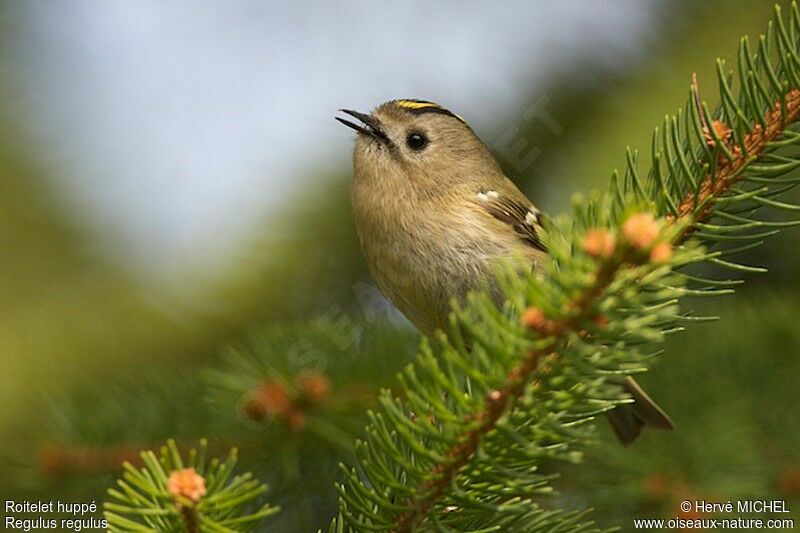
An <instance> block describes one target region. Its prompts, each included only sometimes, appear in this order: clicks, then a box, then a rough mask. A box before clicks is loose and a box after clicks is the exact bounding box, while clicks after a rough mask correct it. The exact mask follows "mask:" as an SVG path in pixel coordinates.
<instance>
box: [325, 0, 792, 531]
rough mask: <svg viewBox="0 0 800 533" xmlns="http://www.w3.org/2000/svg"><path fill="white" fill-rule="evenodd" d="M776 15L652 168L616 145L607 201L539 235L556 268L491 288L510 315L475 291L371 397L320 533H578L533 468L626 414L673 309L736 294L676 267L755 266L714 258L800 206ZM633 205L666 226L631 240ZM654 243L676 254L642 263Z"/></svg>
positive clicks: (781, 30) (674, 122) (580, 205)
mask: <svg viewBox="0 0 800 533" xmlns="http://www.w3.org/2000/svg"><path fill="white" fill-rule="evenodd" d="M776 10H777V12H776V16H775V21H774V23H773V24H771V25H770V27H769V29H768V32H767V34H766V35H765V36H763V37H762V38H760V39H759V42H758V45H757V47H756V48H757V50H756V53H753V52H752V51H751V49H750V45H749V42H748V40H747V39H746V38H745V39H743V40H742V41H741V44H740V52H739V62H738V65H737V67H738V68H737V71H736V72H735V73H733V75H731V74H730V73H727V72H725V70H724V65H723V64H722V63H721V62H720V63H718V74H719V75H718V83H719V86H720V94H721V95H722V103H721V104H720V106H719V107H718V108H717V109H716V110H715V111H714V112H713V113H712V112H710V111H709V108H708V106H707V104H706V103H705V102H702V99H701V97H700V95H699V89H698V87H697V85H696V84H693V86H692V88H691V91H690V98H689V102H688V103H687V105H686V108H685V110H684V111H682V112H680V113H679V114H678V116H676V117H667V119H666V120H665V123H664V126H663V127H662V128H660V129H657V130H656V133H655V135H654V139H653V146H652V154H653V166H652V169H651V170H650V172H649V173H648V174H647V175H640V173H639V171H638V169H637V166H636V163H635V161H636V153H635V152H633V151H630V150H629V151H628V166H627V169H626V172H625V174H624V175H623V176H617V175H614V176H613V177H612V188H611V191H610V192H609V193H608V194H607V195H604V196H600V197H597V198H594V199H592V200H591V201H588V202H586V201H583V200H580V199H577V200H576V202H575V207H574V217H573V220H572V221H571V222H570V221H567V220H563V219H561V220H559V221H557V222H556V223H555V224H553V225H552V227H550V228H549V238H548V239H547V245H548V250H549V252H550V254H551V256H552V259H553V261H552V263H551V264H550V265H548V266H546V267H545V268H544V269H543V272H542V273H539V274H532V275H530V276H528V277H527V278H519V277H517V276H515V275H513V274H512V273H509V274H507V275H506V276H505V287H504V289H505V294H506V295H507V297H508V299H509V304H508V306H507V308H506V309H504V310H502V311H498V310H497V309H496V308H495V307H494V305H493V304H492V302H491V301H490V300H489V298H488V297H486V296H481V295H477V296H475V297H473V298H472V299H470V301H469V302H468V303H467V305H466V306H465V307H464V308H462V309H457V310H456V312H455V316H454V320H453V328H452V330H453V331H455V332H456V335H455V336H454V337H451V338H450V339H448V338H446V337H445V336H444V335H442V336H440V338H439V339H438V342H437V344H436V345H435V347H434V348H431V347H430V346H429V345H428V344H423V346H422V348H421V352H420V356H419V358H418V360H417V362H416V364H414V365H412V366H410V367H409V368H407V369H406V371H405V372H404V373H403V375H402V378H401V379H402V392H403V395H402V398H396V397H393V395H392V394H391V393H390V392H389V391H386V392H384V393H383V394H382V396H381V402H380V404H381V409H380V411H379V412H377V413H372V414H371V423H370V425H369V427H368V430H367V438H366V439H365V441H363V442H361V443H360V444H359V446H358V458H359V461H358V468H356V469H348V470H347V471H346V473H347V480H346V482H345V483H343V484H342V485H340V486H339V492H340V514H339V517H338V518H337V519H336V520H335V521H334V523H333V524H332V526H331V531H337V530H356V531H364V530H374V531H388V530H393V531H408V530H412V529H416V528H421V529H423V530H429V529H430V530H439V531H443V530H458V531H478V530H481V531H482V530H490V529H498V530H514V531H545V530H547V531H552V530H554V528H557V527H561V528H564V529H566V530H576V529H577V528H578V527H586V528H590V527H591V526H590V525H586V524H584V525H582V526H578V525H577V524H576V522H577V521H580V520H582V518H583V517H582V515H577V516H576V515H574V514H569V513H566V514H562V513H561V512H560V511H550V512H547V511H544V510H543V508H542V507H540V500H541V498H540V497H541V495H542V494H546V493H548V492H550V491H551V490H552V488H551V485H550V483H549V482H550V480H551V477H550V476H546V475H543V474H542V473H541V469H540V468H541V465H542V464H543V463H544V462H545V461H552V460H554V459H555V460H559V461H575V460H578V459H579V458H580V455H579V454H578V453H577V450H576V449H578V448H580V447H581V446H583V445H586V444H588V443H589V442H590V441H591V438H592V432H591V430H592V426H591V425H589V424H588V422H589V421H591V420H592V419H593V417H594V416H596V415H597V414H599V413H602V412H604V411H606V410H608V409H610V408H612V407H613V406H614V405H616V404H618V403H620V402H622V401H624V399H623V398H622V396H621V394H620V392H619V389H618V388H616V387H615V386H614V382H615V381H616V380H617V379H618V378H617V376H618V375H625V374H631V373H635V372H641V371H644V370H645V369H646V368H647V366H648V363H649V360H650V358H651V356H652V355H653V354H654V352H655V351H656V347H655V346H654V344H656V343H660V342H663V340H664V339H665V335H666V334H668V333H671V332H674V331H678V330H679V329H681V327H682V325H681V324H682V323H683V322H686V321H690V320H696V319H693V318H692V317H690V316H686V315H679V314H678V313H677V311H676V308H675V304H676V303H677V300H678V298H679V297H682V296H687V295H692V296H700V295H702V296H707V295H719V294H726V293H729V292H730V287H731V286H732V285H735V284H736V283H737V282H736V281H734V280H718V279H710V278H709V277H708V276H706V275H705V273H704V272H703V271H701V272H699V273H698V272H694V271H690V270H687V269H686V267H688V266H690V265H694V266H696V265H698V264H701V263H706V264H711V265H714V266H719V267H724V268H727V269H732V270H735V271H740V272H754V271H760V270H761V269H759V268H758V267H752V266H748V265H741V264H737V263H735V262H732V261H730V260H729V258H728V256H731V255H734V254H737V253H741V252H744V251H746V250H749V249H751V248H752V247H755V246H757V245H759V244H760V243H761V239H763V238H765V237H768V236H770V235H772V234H773V233H774V231H773V229H776V228H780V227H786V226H790V225H795V224H797V223H798V222H797V221H789V222H782V221H779V222H776V221H766V220H758V219H755V218H754V214H755V213H756V212H757V211H759V209H760V208H761V207H765V206H768V207H775V208H777V209H779V210H783V211H788V212H793V211H797V210H800V207H798V206H795V205H791V204H787V203H784V202H780V201H777V200H775V199H774V198H775V197H776V196H778V195H780V194H782V193H784V192H786V191H787V190H789V189H790V188H792V187H793V186H794V185H795V184H796V183H797V182H798V181H800V180H798V179H797V178H792V177H789V178H787V177H784V175H785V174H786V173H788V172H790V171H791V170H794V169H795V168H797V167H798V166H800V160H798V159H797V158H796V157H795V156H793V155H792V153H791V148H793V147H794V146H795V145H797V144H798V143H800V135H798V134H797V133H796V132H795V131H793V129H792V126H793V123H795V122H796V121H797V120H798V116H800V92H798V87H800V58H799V57H798V55H799V52H798V50H800V47H798V35H799V34H800V15H799V14H798V10H797V7H796V5H794V4H793V5H792V9H791V13H790V17H789V20H788V21H787V22H786V23H785V22H784V20H783V19H782V18H781V15H780V10H779V9H777V8H776ZM736 74H738V78H737V77H736ZM734 79H738V83H739V89H738V93H735V92H734V90H733V88H732V86H733V80H734ZM642 209H645V210H647V211H651V212H654V213H656V214H657V215H658V216H660V217H663V222H662V229H661V230H660V235H658V236H656V237H651V238H650V240H649V241H647V242H645V243H644V244H642V243H639V244H636V242H637V237H636V236H632V235H631V232H632V230H631V228H630V227H627V223H628V222H629V221H631V220H633V218H632V217H633V216H635V215H634V214H635V213H636V212H639V211H641V210H642ZM597 228H602V230H601V231H603V233H604V235H610V236H613V237H614V238H615V239H616V242H617V243H618V244H617V245H616V248H615V249H614V250H615V251H614V252H613V253H609V254H608V256H606V255H604V254H598V253H594V254H591V255H590V254H587V253H585V251H584V249H583V248H584V246H585V243H586V242H587V238H588V234H589V232H590V231H592V230H596V229H597ZM654 238H655V239H656V241H655V242H658V241H661V242H662V243H672V244H674V245H675V246H676V250H675V251H676V253H675V254H674V255H672V256H671V257H663V258H662V259H660V260H656V259H655V256H654V258H653V260H650V259H649V258H648V255H647V254H648V253H650V252H651V249H652V246H653V244H654V241H653V239H654ZM626 241H627V242H626ZM587 248H588V247H587ZM679 269H683V270H682V271H681V272H678V270H679ZM689 272H693V273H689ZM686 285H688V286H686ZM526 309H528V310H531V309H533V310H535V312H536V313H538V315H537V316H539V317H540V318H538V319H537V321H536V325H535V326H533V327H530V328H525V327H523V326H522V325H521V324H520V316H521V315H522V314H523V313H524V312H525V310H526ZM599 317H602V320H600V321H598V318H599ZM462 332H463V333H462ZM533 516H538V517H540V519H539V520H535V519H533V518H532V517H533Z"/></svg>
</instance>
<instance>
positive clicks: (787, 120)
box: [393, 78, 800, 533]
mask: <svg viewBox="0 0 800 533" xmlns="http://www.w3.org/2000/svg"><path fill="white" fill-rule="evenodd" d="M693 87H694V88H696V79H694V78H693ZM695 94H696V90H695ZM697 101H699V99H698V100H697ZM783 105H784V103H783V102H782V101H777V102H775V103H774V104H773V106H772V109H771V110H770V112H769V113H767V115H766V117H765V120H764V122H765V123H766V128H762V127H761V125H760V124H756V125H755V126H754V129H753V132H751V133H750V134H747V135H746V136H745V138H744V145H745V148H744V149H743V150H741V149H739V150H735V151H734V157H733V158H732V159H731V160H725V161H724V162H723V163H722V164H721V165H720V167H719V168H718V170H717V173H716V177H714V176H712V175H710V174H709V175H706V176H705V177H704V178H703V180H702V186H701V188H700V192H699V194H694V193H688V194H686V195H685V196H684V198H683V200H682V201H681V202H680V204H679V206H678V212H679V215H678V216H677V217H676V216H674V215H669V216H667V217H666V218H667V223H675V222H676V221H677V220H679V219H680V217H690V216H691V217H692V223H690V224H686V225H685V226H684V227H683V229H682V231H681V233H680V235H679V236H678V239H677V240H678V242H681V241H683V240H685V239H687V238H688V237H689V236H690V235H691V234H692V232H693V231H694V230H695V229H696V228H697V226H696V224H695V223H697V222H705V221H707V220H708V219H709V218H711V217H712V216H713V214H714V209H713V208H714V204H713V203H712V202H711V201H710V200H712V199H713V198H718V197H721V196H723V195H725V194H727V193H729V192H730V190H731V188H732V187H733V186H734V185H735V184H736V183H737V181H738V179H739V178H740V176H741V172H740V170H741V169H742V168H743V167H744V166H745V165H746V164H747V163H748V162H749V161H753V160H755V159H757V158H758V157H760V156H761V155H762V153H763V151H764V149H765V148H766V146H767V143H768V142H769V141H772V140H774V139H776V138H777V137H779V136H780V135H781V134H782V133H783V131H784V130H785V129H786V125H787V124H791V123H793V122H795V121H797V120H798V117H800V90H798V89H794V90H792V91H790V92H789V94H788V95H787V96H786V100H785V106H786V107H785V111H784V112H782V106H783ZM743 154H750V155H749V157H745V156H744V155H743ZM622 266H623V263H622V262H605V263H603V264H601V266H600V268H599V269H598V272H597V274H596V275H595V279H596V282H595V283H594V284H593V285H591V286H590V287H588V288H587V289H586V290H585V291H583V292H582V293H581V294H580V295H578V296H577V297H576V298H575V300H574V302H572V303H571V304H570V308H571V309H573V310H574V311H573V314H571V315H570V316H568V317H566V318H562V319H560V320H558V321H555V322H552V323H550V324H548V327H547V331H546V333H548V334H549V336H550V337H551V340H550V342H549V344H548V345H547V346H546V347H544V348H540V349H537V350H534V351H531V352H530V353H528V354H527V355H526V356H525V357H524V358H522V361H521V362H520V364H519V365H518V366H517V367H516V368H515V369H514V370H513V371H512V372H511V373H510V374H509V376H508V378H507V380H506V384H505V385H504V386H503V387H502V388H501V389H499V390H493V391H491V392H490V393H489V394H488V395H487V397H486V399H485V401H484V402H485V407H484V409H483V410H482V411H481V412H480V413H479V414H478V415H476V417H475V418H476V419H477V420H479V421H480V425H479V426H478V427H476V428H474V429H471V430H470V431H469V432H467V434H466V435H465V436H464V437H463V438H462V439H460V441H461V442H460V443H459V444H457V445H456V446H454V447H453V448H452V449H451V450H450V451H449V452H448V453H447V456H448V457H449V458H450V459H451V462H448V463H445V464H443V465H440V466H438V467H437V468H435V469H434V476H436V477H434V478H432V479H429V480H427V481H426V482H425V483H424V484H423V486H422V487H421V490H420V491H419V494H422V495H424V496H423V497H421V498H419V499H417V500H416V501H414V502H413V506H412V507H411V509H409V510H408V511H407V512H405V513H403V514H401V515H399V517H398V519H397V521H396V523H395V526H394V528H393V531H395V532H397V533H405V532H407V531H412V530H413V527H414V526H415V525H416V524H417V523H418V522H419V520H420V519H421V518H422V517H424V516H425V514H426V513H427V512H428V510H429V509H430V507H431V506H432V505H433V503H434V502H435V501H436V499H438V498H439V497H440V496H441V495H442V494H443V493H444V492H445V491H446V490H447V488H448V486H449V485H450V483H451V481H452V478H453V477H454V476H455V475H457V473H458V471H459V470H460V469H461V468H462V467H463V466H464V465H465V464H467V462H468V461H469V459H470V457H472V455H473V454H474V453H475V452H476V451H477V449H478V446H479V445H480V439H481V437H482V436H483V435H485V434H486V433H488V432H489V431H490V430H492V429H493V428H494V427H495V425H496V423H497V420H498V419H499V418H500V417H501V416H502V415H503V413H504V412H505V409H506V408H507V407H508V404H509V402H514V401H516V399H517V398H519V397H520V396H521V395H522V392H523V391H524V388H525V386H526V385H527V384H528V383H531V382H533V381H535V379H536V378H535V374H536V371H537V369H538V368H539V364H540V361H541V360H542V359H543V358H545V357H549V358H553V357H558V354H557V353H555V352H552V350H553V348H555V346H556V344H557V341H558V339H559V338H561V337H563V336H564V335H566V334H568V333H569V332H572V331H576V328H579V327H580V325H581V324H582V322H583V321H584V320H585V319H586V318H587V314H588V312H589V311H590V310H591V309H592V307H593V306H592V302H593V301H594V300H595V299H597V298H598V297H599V296H600V295H601V294H602V293H603V292H604V291H605V290H606V289H607V288H608V285H609V284H610V283H611V281H613V279H614V276H615V275H616V273H617V270H618V269H619V268H620V267H622Z"/></svg>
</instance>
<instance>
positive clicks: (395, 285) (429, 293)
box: [364, 242, 503, 334]
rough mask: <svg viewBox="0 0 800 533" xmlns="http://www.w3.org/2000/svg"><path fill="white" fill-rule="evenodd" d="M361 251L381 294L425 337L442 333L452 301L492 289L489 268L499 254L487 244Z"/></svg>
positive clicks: (421, 244) (419, 245)
mask: <svg viewBox="0 0 800 533" xmlns="http://www.w3.org/2000/svg"><path fill="white" fill-rule="evenodd" d="M364 251H365V254H366V256H367V258H368V261H369V264H370V270H371V271H372V275H373V277H374V278H375V280H376V282H377V283H378V286H379V287H380V289H381V291H382V292H383V293H384V295H385V296H386V297H387V298H389V299H390V300H391V301H392V303H394V305H395V306H396V307H397V308H398V309H399V310H400V311H401V312H402V313H403V314H404V315H405V316H406V318H408V319H409V320H410V321H411V322H412V323H413V324H414V325H415V326H417V328H419V329H420V330H421V331H422V332H423V333H426V334H430V333H432V332H433V331H435V330H436V329H437V328H440V329H446V326H447V322H448V315H449V313H450V310H451V302H452V301H453V300H456V301H463V299H464V297H465V296H466V295H467V294H468V293H469V292H470V291H473V290H476V289H479V288H481V287H482V285H485V284H487V283H488V284H489V285H493V282H492V280H491V272H492V268H493V266H492V265H493V264H494V260H495V259H496V258H497V257H498V256H500V255H503V254H502V249H501V248H499V247H498V246H493V245H491V243H481V244H478V243H476V244H469V243H464V244H461V245H456V246H454V245H453V243H448V244H447V247H446V248H437V247H436V246H435V245H433V244H432V243H430V242H406V243H405V245H400V244H399V243H395V245H393V246H392V245H389V246H381V247H379V248H377V249H372V250H368V249H365V250H364Z"/></svg>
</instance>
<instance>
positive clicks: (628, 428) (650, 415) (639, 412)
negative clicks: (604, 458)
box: [606, 377, 675, 446]
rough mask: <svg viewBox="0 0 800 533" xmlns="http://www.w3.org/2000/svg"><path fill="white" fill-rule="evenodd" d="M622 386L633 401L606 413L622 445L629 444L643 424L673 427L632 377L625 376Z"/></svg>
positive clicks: (655, 426)
mask: <svg viewBox="0 0 800 533" xmlns="http://www.w3.org/2000/svg"><path fill="white" fill-rule="evenodd" d="M622 387H623V388H624V389H625V392H627V393H628V394H630V395H631V397H632V398H633V403H628V404H624V405H620V406H617V407H615V408H614V409H612V410H611V411H609V412H608V413H606V415H607V416H608V421H609V422H610V423H611V428H612V429H613V430H614V434H615V435H616V436H617V439H619V441H620V442H621V443H622V445H623V446H630V445H631V444H632V443H633V441H635V440H636V438H637V437H638V436H639V434H640V433H641V432H642V429H644V427H645V426H650V427H653V428H656V429H665V430H671V429H675V426H674V425H673V424H672V420H670V419H669V416H667V413H665V412H664V410H663V409H661V408H660V407H659V406H658V405H657V404H656V402H654V401H653V400H652V399H651V398H650V396H648V395H647V393H646V392H645V391H644V390H643V389H642V388H641V387H640V386H639V384H638V383H636V381H634V379H633V378H631V377H628V378H625V380H624V381H623V382H622Z"/></svg>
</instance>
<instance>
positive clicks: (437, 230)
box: [336, 99, 674, 446]
mask: <svg viewBox="0 0 800 533" xmlns="http://www.w3.org/2000/svg"><path fill="white" fill-rule="evenodd" d="M340 112H342V113H344V114H345V115H347V118H343V117H339V116H337V117H336V120H338V121H339V122H340V123H342V124H344V125H345V126H347V127H349V128H352V129H353V130H355V131H356V141H355V148H354V150H353V178H352V182H351V201H352V208H353V212H354V216H355V223H356V232H357V234H358V240H359V243H360V245H361V249H362V251H363V254H364V256H365V258H366V261H367V264H368V266H369V270H370V273H371V275H372V277H373V278H374V280H375V282H376V284H377V285H378V288H379V289H380V291H381V292H382V293H383V295H384V296H385V297H386V298H388V299H389V300H390V301H391V302H392V303H393V304H394V305H395V307H397V309H398V310H399V311H400V312H401V313H402V314H403V315H404V316H405V317H406V318H407V319H408V320H409V321H410V322H411V323H412V324H413V325H414V326H415V327H416V328H417V329H418V330H419V331H420V332H421V333H422V334H423V335H428V336H430V335H432V334H434V333H435V332H436V331H437V330H444V331H446V330H447V329H448V327H449V318H448V317H449V315H450V313H451V311H452V302H453V301H454V300H455V301H459V302H462V301H464V299H465V297H466V296H467V294H469V293H470V292H472V291H476V290H480V289H481V288H486V287H488V290H489V291H490V292H491V294H492V295H493V297H494V299H495V300H496V301H497V302H498V303H501V301H502V298H503V295H502V291H501V290H500V287H499V285H498V281H497V280H496V279H495V276H494V273H495V272H496V265H497V262H498V261H500V260H506V261H514V262H517V264H520V265H525V267H526V268H531V269H534V271H541V269H542V268H543V267H544V265H545V264H546V262H547V261H548V253H547V249H546V246H545V245H544V244H543V239H542V236H543V235H544V232H545V229H544V227H543V225H542V221H543V218H542V217H543V215H542V213H541V212H540V211H539V210H538V209H537V208H536V207H535V206H534V204H533V202H531V201H530V200H529V199H528V197H527V196H526V195H525V194H524V193H523V192H522V191H520V190H519V188H517V186H516V185H515V184H514V183H513V182H512V181H511V180H510V179H509V178H508V177H507V176H506V175H505V174H504V172H503V170H502V168H501V167H500V165H499V164H498V162H497V161H496V159H495V158H494V157H493V156H492V154H491V152H490V150H489V149H488V148H487V146H486V145H485V144H484V143H483V142H482V141H481V140H480V139H479V138H478V136H477V135H476V134H475V132H474V131H473V130H472V128H471V127H470V126H469V125H468V124H467V122H466V121H465V120H464V119H463V118H462V117H461V116H459V115H457V114H455V113H453V112H452V111H450V110H449V109H446V108H444V107H442V106H441V105H439V104H436V103H434V102H431V101H428V100H420V99H397V100H390V101H388V102H385V103H383V104H381V105H379V106H377V107H376V108H374V109H373V110H372V111H371V112H370V113H363V112H359V111H353V110H350V109H341V110H340ZM353 119H354V120H353ZM620 385H621V386H622V387H623V388H624V390H625V391H626V392H627V393H628V394H630V396H631V397H632V399H633V403H627V404H622V405H619V406H617V407H615V408H614V409H612V410H611V411H609V412H608V413H607V415H608V419H609V421H610V423H611V427H612V429H613V431H614V433H615V435H616V436H617V438H618V440H619V441H620V442H621V443H622V444H623V445H624V446H628V445H630V444H631V443H633V442H634V441H635V440H636V438H637V437H638V436H639V434H640V433H641V432H642V430H643V428H644V427H645V426H652V427H654V428H658V429H665V430H670V429H673V428H674V425H673V423H672V421H671V420H670V418H669V417H668V416H667V414H666V413H665V412H664V411H663V409H661V408H660V407H659V406H658V405H657V404H656V403H655V402H654V401H653V400H652V399H651V398H650V397H649V396H648V394H647V393H646V392H645V391H644V390H643V389H642V388H641V387H640V386H639V385H638V384H637V383H636V381H634V380H633V378H631V377H626V378H624V379H623V380H622V382H621V383H620Z"/></svg>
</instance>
